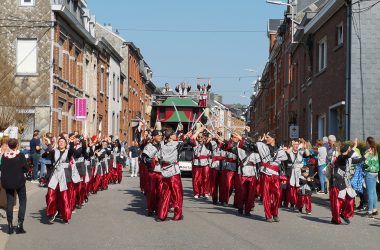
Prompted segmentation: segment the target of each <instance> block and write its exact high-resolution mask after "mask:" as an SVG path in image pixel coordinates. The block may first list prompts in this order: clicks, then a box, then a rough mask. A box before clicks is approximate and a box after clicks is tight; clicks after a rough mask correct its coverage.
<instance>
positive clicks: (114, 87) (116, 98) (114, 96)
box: [107, 57, 122, 137]
mask: <svg viewBox="0 0 380 250" xmlns="http://www.w3.org/2000/svg"><path fill="white" fill-rule="evenodd" d="M114 79H115V80H114ZM107 84H108V91H109V92H108V135H113V136H116V137H119V131H118V129H119V127H120V122H118V121H120V112H121V103H122V100H121V97H120V63H118V62H116V61H115V59H113V58H112V57H111V59H110V68H109V76H108V83H107ZM113 114H114V115H113ZM118 117H119V119H118Z"/></svg>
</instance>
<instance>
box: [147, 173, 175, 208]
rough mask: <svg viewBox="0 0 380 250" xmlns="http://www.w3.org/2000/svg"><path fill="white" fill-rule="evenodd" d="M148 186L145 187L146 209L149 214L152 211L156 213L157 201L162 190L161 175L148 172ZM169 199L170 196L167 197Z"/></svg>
mask: <svg viewBox="0 0 380 250" xmlns="http://www.w3.org/2000/svg"><path fill="white" fill-rule="evenodd" d="M148 178H149V179H148V180H149V181H148V185H147V189H148V192H147V199H146V202H147V204H146V205H147V208H148V212H149V213H153V212H154V211H156V212H158V209H157V206H158V201H159V195H160V193H161V190H162V175H161V173H157V172H148ZM169 197H170V196H169Z"/></svg>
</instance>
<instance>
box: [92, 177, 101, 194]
mask: <svg viewBox="0 0 380 250" xmlns="http://www.w3.org/2000/svg"><path fill="white" fill-rule="evenodd" d="M101 183H102V176H101V175H100V174H97V175H96V176H95V178H94V187H93V191H94V194H96V193H97V192H98V190H99V187H100V184H101Z"/></svg>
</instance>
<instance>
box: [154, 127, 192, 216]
mask: <svg viewBox="0 0 380 250" xmlns="http://www.w3.org/2000/svg"><path fill="white" fill-rule="evenodd" d="M186 138H188V135H186V136H185V139H186ZM165 141H166V142H165V143H164V144H163V145H162V146H161V149H160V159H161V174H162V189H161V190H160V199H159V201H158V216H157V217H158V219H159V220H161V221H163V220H165V219H166V218H167V216H168V213H169V208H170V206H171V207H173V208H174V216H173V220H182V219H183V215H182V204H183V188H182V181H181V171H180V169H179V166H178V155H179V153H180V151H181V146H182V145H183V142H179V141H177V136H176V134H175V132H174V131H172V130H167V131H166V132H165Z"/></svg>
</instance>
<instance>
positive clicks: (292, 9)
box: [267, 0, 296, 43]
mask: <svg viewBox="0 0 380 250" xmlns="http://www.w3.org/2000/svg"><path fill="white" fill-rule="evenodd" d="M267 3H269V4H275V5H286V6H289V7H290V9H291V12H292V13H291V14H292V18H291V19H292V31H291V32H292V43H296V42H295V41H294V6H293V5H292V4H290V3H284V2H281V1H271V0H267Z"/></svg>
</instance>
